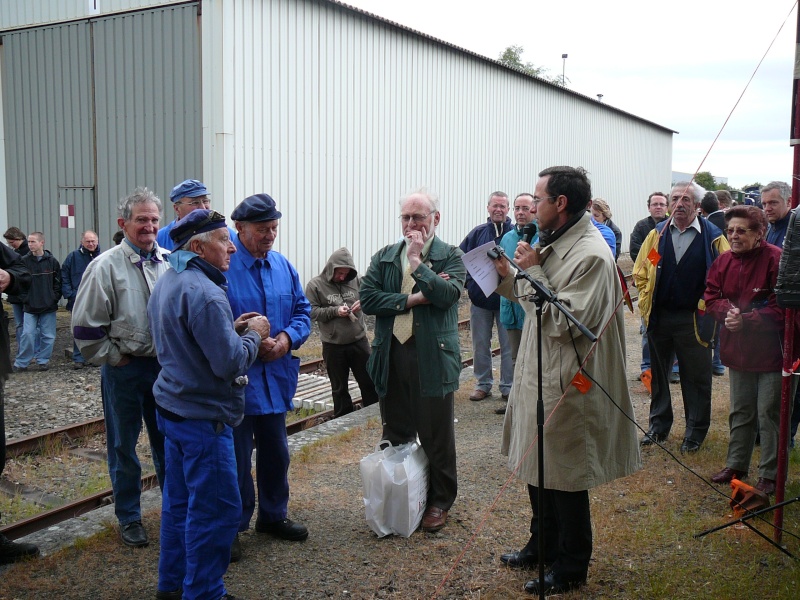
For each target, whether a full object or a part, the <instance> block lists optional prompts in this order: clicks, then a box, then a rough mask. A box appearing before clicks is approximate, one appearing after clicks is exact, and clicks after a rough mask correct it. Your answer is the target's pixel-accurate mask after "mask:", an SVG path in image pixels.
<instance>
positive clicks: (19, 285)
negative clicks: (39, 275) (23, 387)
mask: <svg viewBox="0 0 800 600" xmlns="http://www.w3.org/2000/svg"><path fill="white" fill-rule="evenodd" d="M30 284H31V274H30V273H29V272H28V270H27V269H26V268H25V266H24V265H23V264H22V259H21V258H20V257H19V255H17V254H15V253H14V251H13V250H11V248H7V247H6V246H2V245H0V292H5V293H6V294H24V293H25V291H26V290H27V289H28V287H29V286H30ZM10 372H11V349H10V348H9V341H8V317H7V316H6V311H5V308H4V307H3V305H2V300H0V436H2V437H0V473H2V472H3V468H4V467H5V464H6V423H5V402H4V396H3V387H4V385H5V381H6V379H7V378H8V374H9V373H10ZM38 554H39V548H37V547H36V546H34V545H33V544H25V543H16V542H12V541H11V540H9V539H8V538H7V537H6V536H4V535H3V534H1V533H0V565H6V564H9V563H12V562H17V561H19V560H22V559H24V558H26V557H28V556H36V555H38Z"/></svg>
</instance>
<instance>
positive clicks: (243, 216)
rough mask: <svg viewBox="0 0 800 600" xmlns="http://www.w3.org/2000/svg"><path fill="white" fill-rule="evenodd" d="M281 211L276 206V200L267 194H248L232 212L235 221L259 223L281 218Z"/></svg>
mask: <svg viewBox="0 0 800 600" xmlns="http://www.w3.org/2000/svg"><path fill="white" fill-rule="evenodd" d="M281 216H282V215H281V213H280V212H279V211H278V209H276V208H275V200H273V199H272V198H271V197H270V196H269V195H267V194H256V195H254V196H248V197H247V198H245V199H244V200H242V202H241V203H240V204H239V206H237V207H236V208H235V209H234V210H233V212H232V213H231V219H233V220H234V221H249V222H251V223H259V222H262V221H274V220H276V219H280V218H281Z"/></svg>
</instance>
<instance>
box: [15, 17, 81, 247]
mask: <svg viewBox="0 0 800 600" xmlns="http://www.w3.org/2000/svg"><path fill="white" fill-rule="evenodd" d="M90 66H91V61H90V39H89V25H88V23H86V22H77V23H71V24H69V25H62V26H58V27H48V28H42V29H35V30H29V31H23V32H20V33H13V34H7V35H4V36H3V64H2V72H3V107H4V110H3V117H4V129H5V135H6V138H5V145H6V147H5V155H6V180H7V190H8V193H7V199H8V203H7V204H8V223H9V225H16V226H18V227H20V228H21V229H22V230H23V231H24V232H25V233H30V232H31V231H42V232H43V233H44V234H45V244H46V247H47V248H48V249H49V250H50V251H51V252H53V254H54V255H55V256H56V257H57V258H58V259H59V260H62V259H63V258H64V256H65V255H66V252H68V251H69V250H71V249H73V248H74V247H76V246H77V243H78V239H79V238H80V232H79V231H77V228H76V229H74V230H70V229H63V228H61V227H60V219H59V205H60V204H62V203H64V201H65V199H66V198H71V197H72V196H71V195H70V194H66V195H62V194H61V190H66V189H70V188H78V187H80V188H88V190H89V191H88V192H84V193H82V194H81V202H80V204H81V210H82V211H89V214H88V215H87V214H82V215H81V221H80V222H87V223H89V224H90V225H92V226H94V211H93V198H92V192H91V190H92V188H93V185H94V175H93V160H94V145H93V139H92V97H91V69H90ZM87 193H88V195H87ZM73 195H74V194H73Z"/></svg>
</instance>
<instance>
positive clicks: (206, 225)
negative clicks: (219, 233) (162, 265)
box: [169, 208, 226, 250]
mask: <svg viewBox="0 0 800 600" xmlns="http://www.w3.org/2000/svg"><path fill="white" fill-rule="evenodd" d="M225 226H226V225H225V215H221V214H219V213H218V212H217V211H215V210H208V209H207V208H201V209H198V210H193V211H192V212H190V213H189V214H188V215H186V216H185V217H183V218H182V219H181V220H180V221H178V222H177V223H175V226H174V227H173V228H172V229H171V230H170V232H169V237H171V238H172V241H173V242H174V243H175V247H174V248H173V250H179V249H180V248H181V246H183V245H184V244H185V243H186V242H188V241H189V240H190V239H192V237H193V236H195V235H197V234H198V233H205V232H206V231H214V230H215V229H222V228H223V227H225Z"/></svg>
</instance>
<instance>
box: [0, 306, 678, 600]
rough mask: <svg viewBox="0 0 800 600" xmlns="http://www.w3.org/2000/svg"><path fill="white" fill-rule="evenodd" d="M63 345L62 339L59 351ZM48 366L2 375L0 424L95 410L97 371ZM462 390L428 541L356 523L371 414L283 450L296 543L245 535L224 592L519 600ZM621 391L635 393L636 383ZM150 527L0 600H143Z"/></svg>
mask: <svg viewBox="0 0 800 600" xmlns="http://www.w3.org/2000/svg"><path fill="white" fill-rule="evenodd" d="M627 324H628V330H629V348H631V352H630V354H632V355H633V357H634V358H635V360H634V361H633V362H634V364H638V358H636V357H637V355H638V346H637V345H636V339H637V337H638V336H637V332H638V324H637V320H636V318H635V317H634V316H633V315H630V314H629V315H627ZM59 339H62V336H61V331H59ZM67 343H68V342H67V341H66V336H64V341H61V344H60V345H61V347H62V348H63V347H66V346H67ZM53 363H55V364H54V366H53V368H51V370H50V371H47V372H43V373H38V372H37V373H25V374H17V375H14V376H13V377H12V379H11V381H10V383H9V384H8V388H9V389H13V392H12V394H11V395H13V396H14V397H15V400H16V402H15V405H14V406H13V407H12V410H11V411H9V410H8V407H7V418H8V416H9V414H10V415H14V414H37V413H39V414H40V413H41V412H44V411H48V412H52V411H53V409H54V408H56V410H55V412H56V413H57V414H62V415H65V414H66V413H64V411H63V410H62V408H61V405H62V404H63V402H61V400H63V399H65V398H69V400H68V401H67V404H69V405H75V406H74V408H73V409H72V410H74V413H73V412H70V413H69V414H70V417H69V418H73V416H74V420H76V421H78V420H82V419H85V418H88V417H90V416H93V415H95V414H100V411H101V408H100V404H99V394H98V393H97V391H96V386H97V371H98V370H97V369H84V370H82V371H72V369H71V363H70V361H69V360H67V359H66V358H64V357H63V351H61V352H56V353H55V359H54V361H53ZM635 371H636V369H635V368H634V372H635ZM632 378H633V377H632ZM473 383H474V382H473V380H472V371H471V370H469V369H467V370H465V371H464V372H463V383H462V386H461V389H460V390H459V392H458V393H457V395H456V417H457V420H458V422H457V424H456V432H457V443H458V469H459V497H458V500H457V501H456V504H455V505H454V507H453V510H452V511H451V516H450V521H449V524H448V526H447V527H445V528H444V529H443V530H442V531H441V532H439V533H437V534H433V535H431V534H424V533H422V532H417V533H415V534H414V535H413V536H411V537H410V538H408V539H406V538H401V537H389V538H384V539H378V538H377V537H376V536H375V535H374V534H373V533H372V531H371V530H370V529H369V528H368V526H367V525H366V522H365V520H364V508H363V502H362V498H361V496H362V494H361V481H360V476H359V470H358V462H359V460H360V458H361V457H363V456H365V455H366V454H368V453H370V452H371V451H372V450H373V447H374V444H375V443H376V442H377V441H378V439H379V437H380V427H379V422H378V419H377V417H376V416H372V417H371V418H369V419H368V420H367V421H366V423H365V424H364V425H361V426H357V427H354V428H353V429H351V430H350V431H349V432H347V433H346V434H343V435H340V436H338V437H337V438H332V439H331V440H328V441H323V442H318V443H316V444H314V445H312V446H308V447H306V448H305V449H303V450H301V451H299V452H296V453H295V454H294V458H293V461H292V469H291V472H290V482H291V486H292V498H291V502H290V516H291V517H292V518H294V519H297V520H299V521H301V522H303V523H305V524H306V525H307V526H308V527H309V530H310V537H309V539H308V540H307V541H306V542H303V543H288V542H281V541H277V540H274V539H271V538H269V537H267V536H264V535H260V534H256V533H254V532H252V531H251V532H248V533H246V534H243V536H242V545H243V550H244V559H243V560H242V561H241V562H240V563H237V564H234V565H231V567H230V569H229V571H228V574H227V576H226V583H227V585H228V586H229V590H230V591H231V593H233V594H235V595H237V596H239V595H241V596H242V597H244V598H250V599H255V598H424V597H432V596H434V595H435V594H436V595H437V597H441V598H515V597H520V598H522V597H528V596H527V594H525V593H524V592H521V589H522V585H523V584H524V583H525V581H526V580H527V579H530V578H531V576H532V574H531V573H530V572H515V571H511V570H508V569H506V568H504V567H502V565H501V564H500V562H499V555H500V554H501V553H503V552H507V551H510V550H513V549H516V548H518V547H520V546H521V545H522V544H524V542H525V541H526V539H527V529H528V522H529V519H530V508H529V506H528V501H527V494H526V490H525V488H524V486H523V485H522V484H521V483H520V482H519V481H518V480H516V479H514V478H512V477H510V475H509V471H508V469H507V467H506V460H505V459H504V457H502V456H500V454H499V452H498V446H499V439H500V434H501V431H502V419H503V418H502V417H501V416H498V415H496V414H494V409H495V408H497V407H498V406H501V401H500V400H498V399H497V398H499V393H498V392H497V390H496V389H495V396H494V398H492V399H489V400H485V401H483V402H470V401H469V400H468V398H467V397H468V395H469V393H470V392H471V390H472V388H473ZM91 386H95V390H92V389H89V388H90V387H91ZM632 386H633V388H635V389H636V388H639V389H640V392H643V391H644V388H643V387H642V386H641V384H639V383H638V382H637V383H634V384H632ZM635 389H634V391H635ZM68 390H69V391H68ZM27 398H33V399H34V400H33V402H35V403H36V405H37V407H38V408H37V409H35V410H33V411H31V410H24V411H22V412H16V411H17V410H18V409H19V407H20V406H23V407H24V405H25V403H24V402H23V399H27ZM636 404H637V413H638V414H640V415H641V414H642V407H646V398H645V397H644V396H643V394H641V393H639V394H638V395H637V400H636ZM27 408H30V407H27ZM369 411H371V412H372V413H374V412H375V407H371V408H370V409H367V410H365V411H363V412H364V413H365V416H367V415H368V414H369ZM12 418H14V417H13V416H12ZM55 420H56V421H60V422H58V423H57V424H56V423H54V426H56V425H59V426H60V425H63V424H64V423H65V421H63V420H60V419H55ZM676 427H677V426H676ZM20 434H22V431H21V430H20ZM627 487H628V483H627V481H626V480H623V481H619V482H614V483H613V484H611V485H609V486H604V493H605V494H609V495H611V496H612V497H614V496H616V497H619V496H624V495H625V494H627V492H628V490H627ZM158 523H159V514H158V511H157V510H151V511H150V512H149V513H148V514H147V515H146V519H145V524H146V527H147V529H148V532H149V534H150V537H151V540H153V543H151V545H150V546H149V547H148V548H145V549H142V550H132V549H129V548H125V547H123V546H122V545H121V544H120V543H119V541H118V537H117V536H118V533H117V531H116V528H115V526H114V525H113V524H110V525H109V527H108V529H107V530H106V531H105V532H103V533H101V534H100V535H98V536H94V537H93V538H91V541H90V542H88V543H80V544H78V545H77V546H76V547H75V548H74V549H69V550H66V551H64V552H61V553H56V554H54V555H52V556H48V557H45V558H43V559H41V560H40V561H37V562H35V563H32V564H31V565H28V566H25V567H15V568H13V569H10V570H8V571H6V573H4V574H3V582H1V583H0V598H44V597H48V598H49V597H52V598H55V597H58V598H86V597H89V598H108V599H127V598H144V597H152V595H153V594H154V590H155V589H156V584H157V564H158V543H157V540H158ZM601 529H602V528H601ZM604 537H605V536H604V535H603V531H597V532H596V538H597V540H596V552H595V555H596V556H602V557H603V560H604V561H611V562H612V563H614V562H616V561H618V560H622V557H621V556H619V554H620V551H619V550H616V549H614V548H611V547H609V545H608V544H607V543H606V542H605V541H604ZM12 575H13V576H12ZM598 577H600V578H602V575H599V576H598V575H595V585H600V583H601V582H598V581H597V578H598ZM76 582H79V584H77V585H76ZM437 590H438V591H437ZM587 591H588V590H587Z"/></svg>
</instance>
